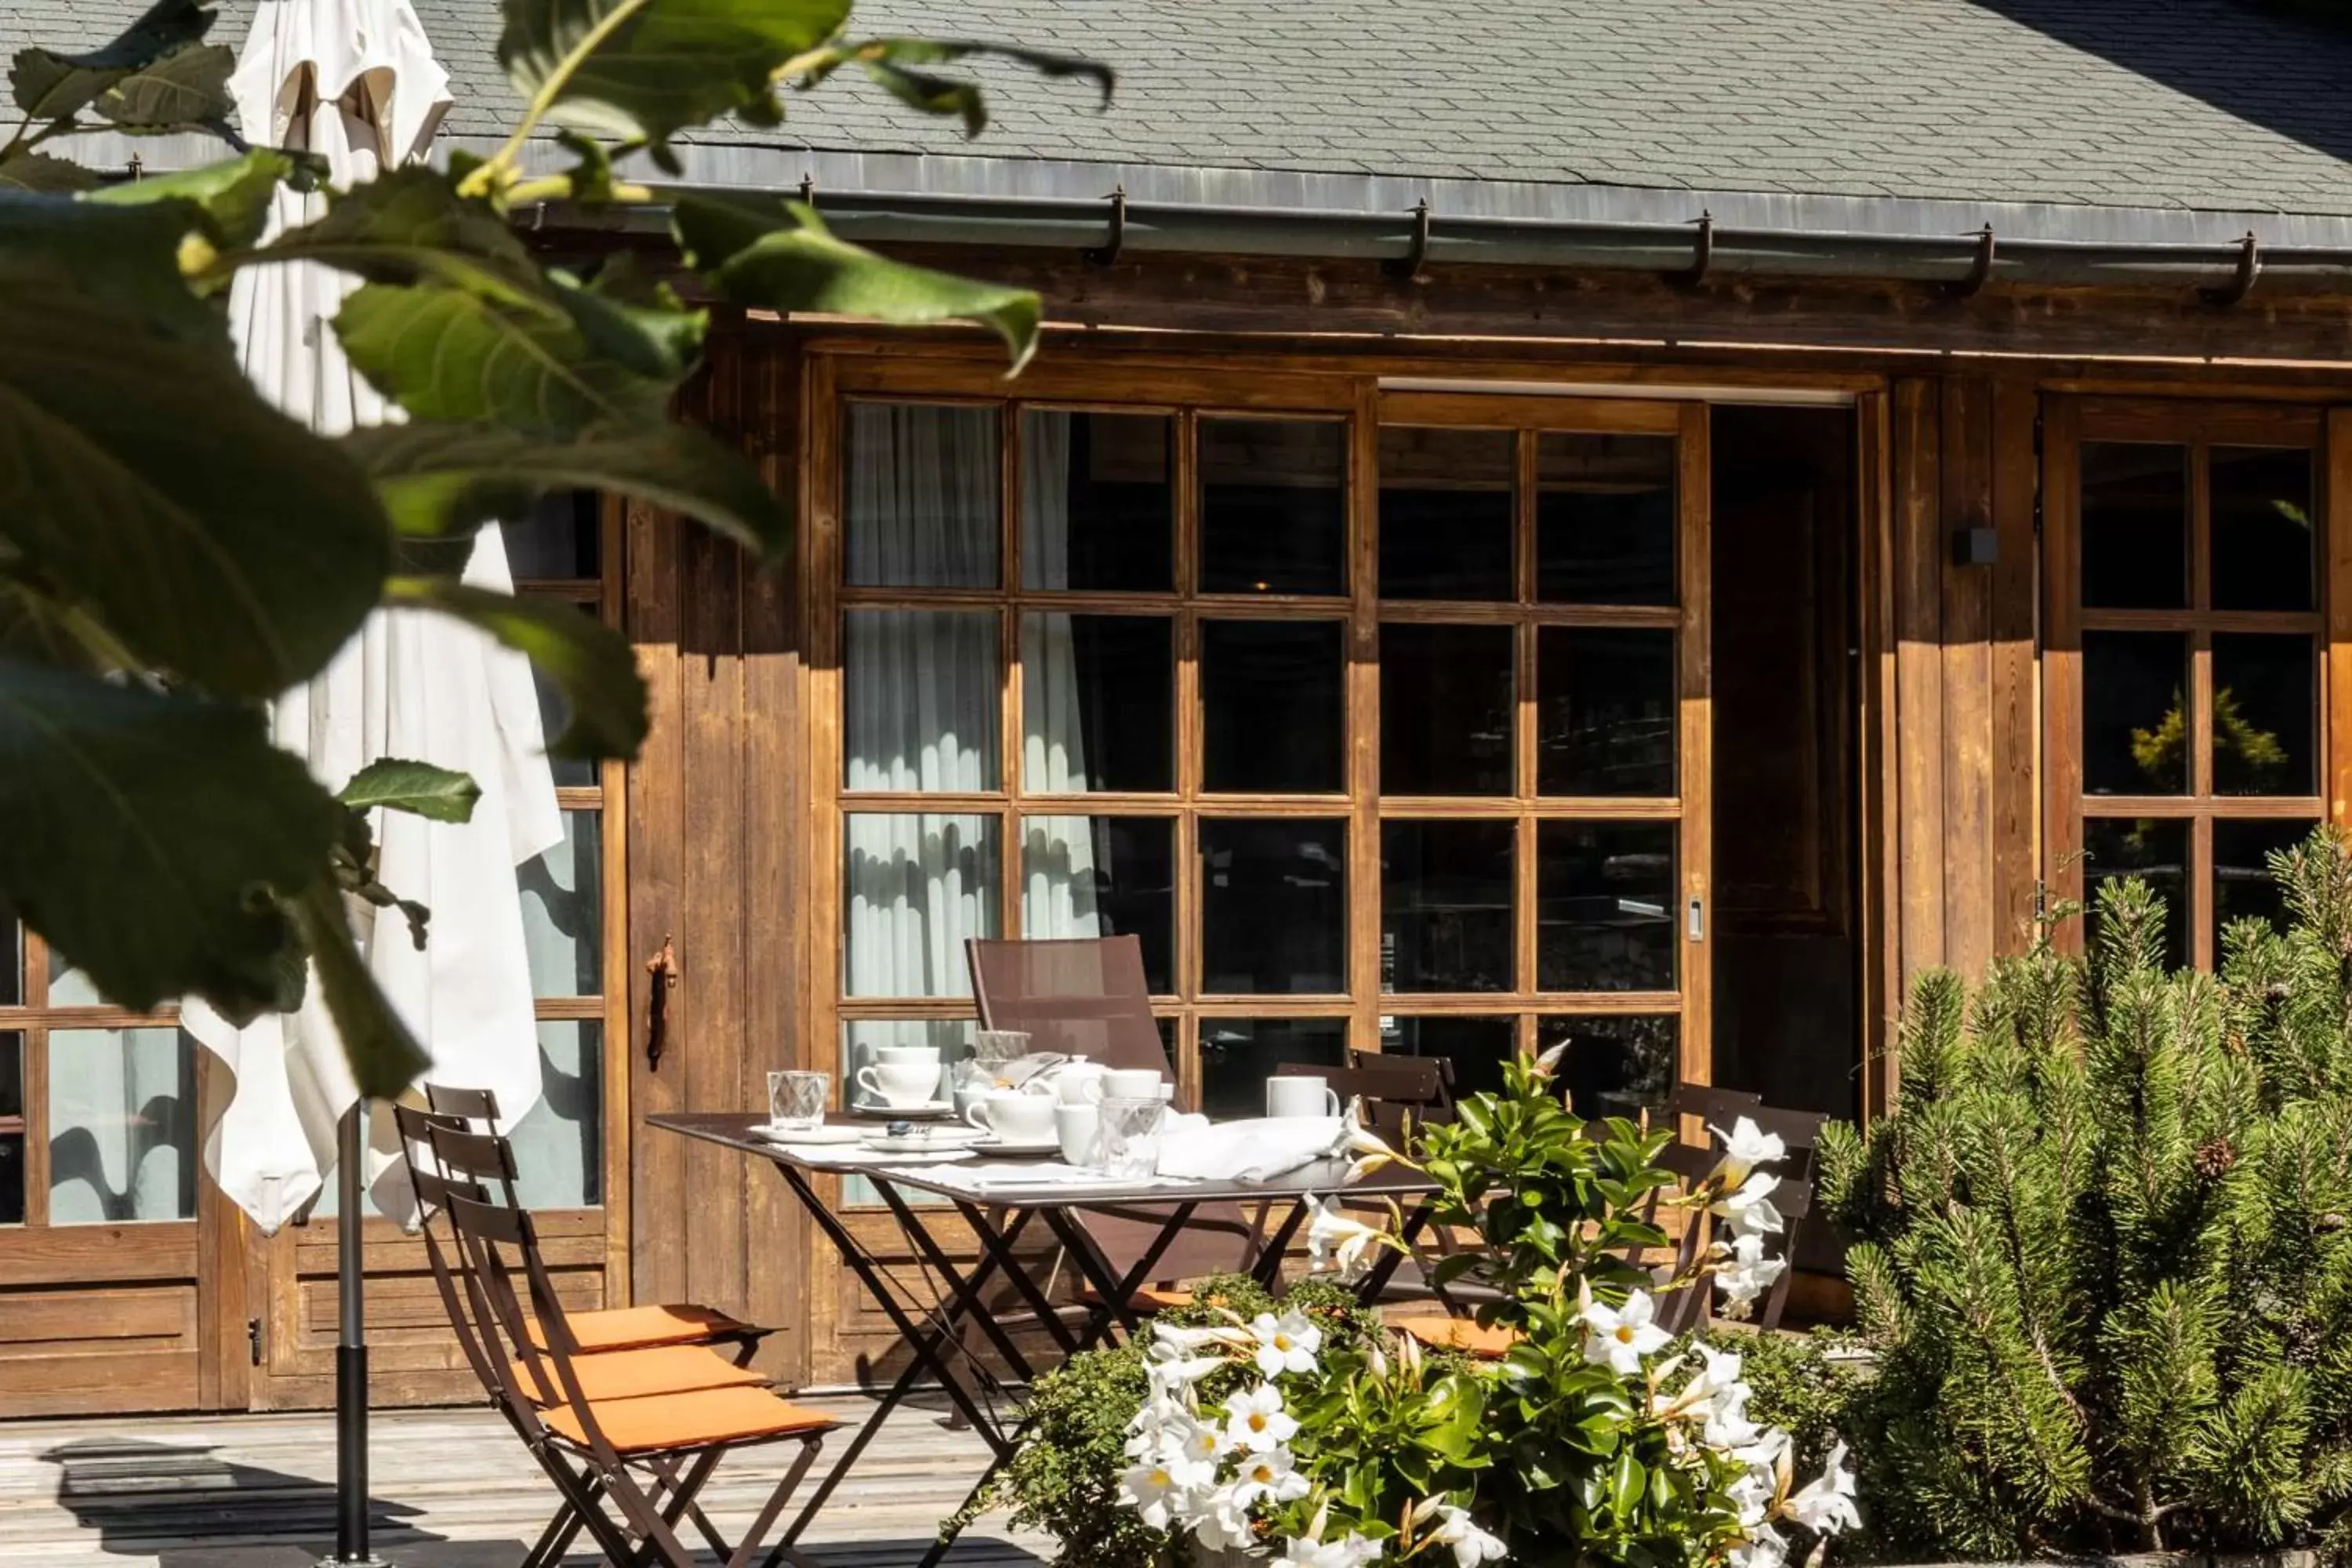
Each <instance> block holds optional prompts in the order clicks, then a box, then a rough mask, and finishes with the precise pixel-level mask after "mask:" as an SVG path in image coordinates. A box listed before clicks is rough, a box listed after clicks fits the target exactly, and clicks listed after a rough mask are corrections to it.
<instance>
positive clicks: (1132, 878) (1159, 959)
mask: <svg viewBox="0 0 2352 1568" xmlns="http://www.w3.org/2000/svg"><path fill="white" fill-rule="evenodd" d="M1021 934H1022V935H1023V936H1024V937H1103V936H1133V937H1134V938H1136V939H1137V941H1139V942H1141V943H1142V944H1143V975H1144V979H1145V981H1146V982H1147V983H1148V984H1150V987H1151V989H1152V991H1153V993H1154V994H1160V995H1165V994H1169V993H1170V992H1172V991H1174V990H1175V989H1176V824H1175V823H1174V822H1172V821H1171V820H1170V819H1168V818H1167V817H1164V816H1024V817H1023V818H1022V819H1021Z"/></svg>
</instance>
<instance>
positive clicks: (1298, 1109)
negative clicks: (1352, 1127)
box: [1265, 1078, 1339, 1116]
mask: <svg viewBox="0 0 2352 1568" xmlns="http://www.w3.org/2000/svg"><path fill="white" fill-rule="evenodd" d="M1265 1113H1266V1114H1267V1115H1268V1116H1337V1115H1339V1094H1338V1092H1337V1091H1336V1090H1334V1089H1332V1087H1331V1086H1330V1084H1329V1083H1328V1082H1326V1081H1325V1080H1324V1079H1319V1078H1270V1079H1266V1080H1265Z"/></svg>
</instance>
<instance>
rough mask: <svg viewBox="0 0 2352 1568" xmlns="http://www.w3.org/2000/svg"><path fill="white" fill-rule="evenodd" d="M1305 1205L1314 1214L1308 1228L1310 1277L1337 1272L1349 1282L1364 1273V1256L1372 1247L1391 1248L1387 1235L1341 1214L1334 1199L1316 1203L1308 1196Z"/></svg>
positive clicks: (1376, 1228) (1310, 1195)
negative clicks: (1311, 1274)
mask: <svg viewBox="0 0 2352 1568" xmlns="http://www.w3.org/2000/svg"><path fill="white" fill-rule="evenodd" d="M1306 1202H1307V1204H1308V1205H1310V1206H1311V1207H1312V1208H1313V1210H1314V1217H1313V1218H1312V1219H1310V1220H1309V1221H1308V1222H1307V1260H1308V1261H1307V1268H1308V1271H1309V1272H1310V1273H1315V1274H1320V1273H1323V1272H1324V1271H1325V1270H1327V1269H1332V1268H1336V1269H1337V1270H1338V1272H1339V1278H1340V1279H1354V1278H1355V1277H1356V1276H1357V1275H1358V1274H1360V1273H1361V1272H1362V1271H1363V1268H1364V1255H1365V1254H1366V1253H1367V1252H1370V1250H1371V1249H1372V1248H1373V1247H1385V1246H1390V1245H1392V1243H1391V1241H1390V1239H1389V1234H1388V1232H1386V1231H1384V1230H1382V1229H1381V1228H1380V1227H1379V1226H1370V1225H1366V1224H1365V1223H1364V1222H1363V1221H1361V1220H1359V1219H1350V1218H1349V1217H1348V1216H1347V1215H1344V1214H1342V1213H1340V1212H1339V1200H1338V1199H1336V1198H1322V1199H1319V1200H1318V1198H1316V1197H1315V1195H1314V1194H1311V1193H1310V1194H1307V1198H1306Z"/></svg>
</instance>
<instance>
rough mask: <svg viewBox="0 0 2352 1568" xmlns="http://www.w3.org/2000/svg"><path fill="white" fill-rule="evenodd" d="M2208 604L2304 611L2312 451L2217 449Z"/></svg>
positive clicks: (2308, 597) (2307, 604) (2212, 457)
mask: <svg viewBox="0 0 2352 1568" xmlns="http://www.w3.org/2000/svg"><path fill="white" fill-rule="evenodd" d="M2207 460H2208V461H2209V462H2210V465H2211V471H2212V480H2211V483H2212V487H2213V489H2212V495H2213V607H2214V608H2215V609H2217V610H2308V609H2310V608H2312V607H2313V603H2314V601H2313V598H2312V591H2311V589H2312V554H2313V552H2312V540H2313V531H2312V506H2311V453H2310V452H2309V451H2307V450H2305V448H2303V447H2214V448H2213V449H2212V450H2211V452H2210V453H2209V454H2208V455H2207Z"/></svg>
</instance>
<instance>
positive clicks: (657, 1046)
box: [646, 934, 677, 1072]
mask: <svg viewBox="0 0 2352 1568" xmlns="http://www.w3.org/2000/svg"><path fill="white" fill-rule="evenodd" d="M646 975H647V976H648V977H649V978H650V980H651V984H649V985H647V986H646V1071H647V1072H659V1071H661V1059H662V1051H663V1050H664V1049H665V1048H666V1047H667V1045H668V1044H669V994H670V988H671V987H672V986H674V985H676V984H677V946H676V945H675V944H674V943H673V942H671V941H670V938H669V937H668V935H667V934H664V936H663V937H662V944H661V951H660V952H656V953H655V954H654V955H653V956H652V957H651V958H649V959H647V960H646Z"/></svg>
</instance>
